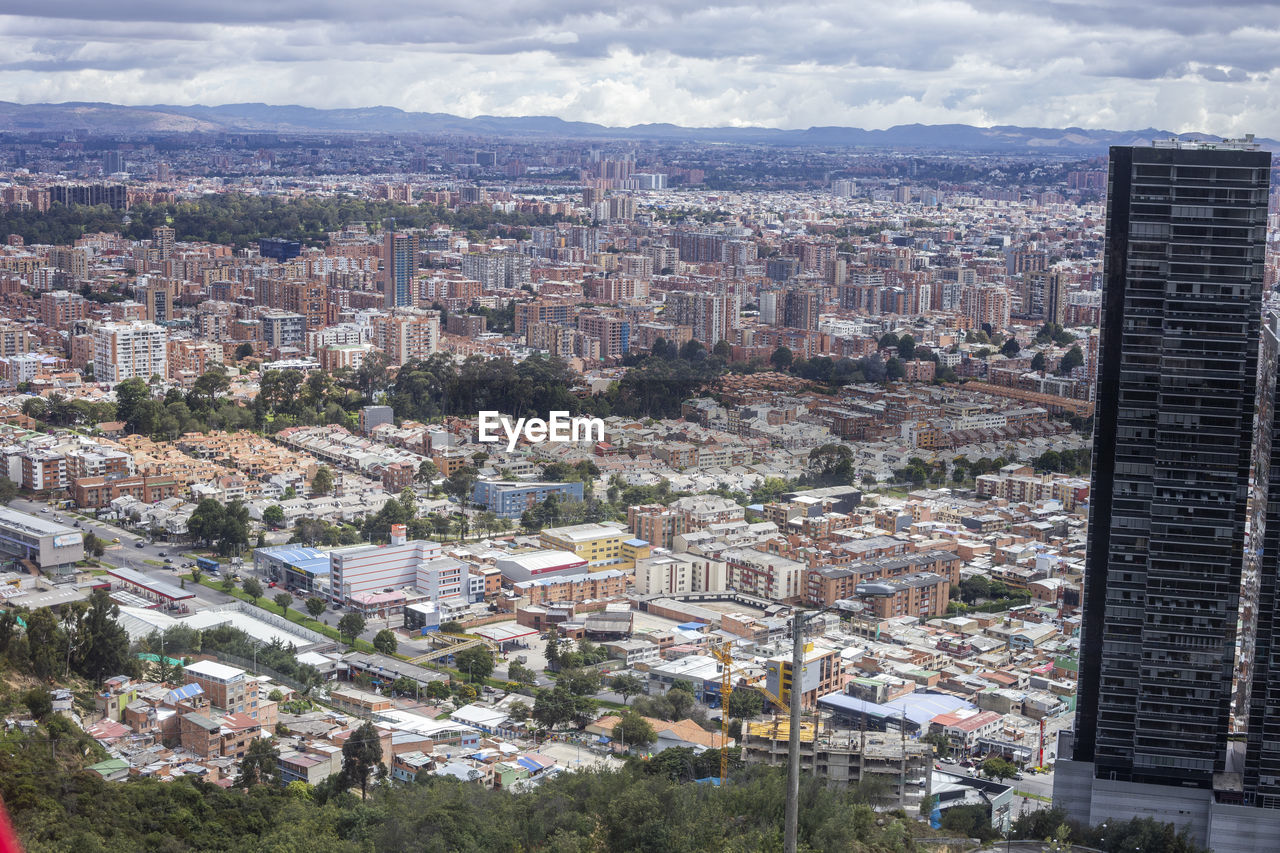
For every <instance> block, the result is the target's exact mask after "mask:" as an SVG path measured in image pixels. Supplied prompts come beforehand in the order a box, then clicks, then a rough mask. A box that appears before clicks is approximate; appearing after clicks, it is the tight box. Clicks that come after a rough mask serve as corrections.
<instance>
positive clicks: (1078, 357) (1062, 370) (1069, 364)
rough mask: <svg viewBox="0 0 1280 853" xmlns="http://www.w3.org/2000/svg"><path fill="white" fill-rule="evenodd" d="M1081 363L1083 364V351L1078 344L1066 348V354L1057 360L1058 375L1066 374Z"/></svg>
mask: <svg viewBox="0 0 1280 853" xmlns="http://www.w3.org/2000/svg"><path fill="white" fill-rule="evenodd" d="M1082 364H1084V353H1083V352H1081V350H1080V347H1079V346H1073V347H1072V348H1071V349H1069V350H1067V354H1066V355H1064V356H1063V357H1062V361H1060V362H1058V375H1059V376H1066V375H1067V374H1068V373H1070V372H1071V371H1073V370H1075V369H1076V368H1077V367H1079V366H1080V365H1082Z"/></svg>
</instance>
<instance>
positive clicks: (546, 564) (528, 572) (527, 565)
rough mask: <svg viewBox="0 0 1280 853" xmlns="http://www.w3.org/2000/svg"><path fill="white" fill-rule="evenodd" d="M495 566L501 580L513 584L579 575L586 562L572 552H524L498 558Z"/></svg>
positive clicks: (583, 570)
mask: <svg viewBox="0 0 1280 853" xmlns="http://www.w3.org/2000/svg"><path fill="white" fill-rule="evenodd" d="M495 565H496V566H497V567H498V571H500V572H502V577H503V579H504V580H506V581H509V582H511V583H513V584H519V583H524V582H525V581H531V580H533V579H534V578H552V577H565V576H569V575H580V574H582V573H583V572H585V571H586V570H587V561H586V560H585V559H583V558H582V557H579V556H578V555H577V554H575V553H573V552H572V551H551V550H543V551H526V552H524V553H523V554H512V555H510V556H507V557H499V558H498V559H497V561H496V562H495Z"/></svg>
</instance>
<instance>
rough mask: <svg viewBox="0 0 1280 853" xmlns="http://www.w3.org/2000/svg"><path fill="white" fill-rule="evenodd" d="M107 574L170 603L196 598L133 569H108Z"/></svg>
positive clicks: (163, 581)
mask: <svg viewBox="0 0 1280 853" xmlns="http://www.w3.org/2000/svg"><path fill="white" fill-rule="evenodd" d="M107 574H109V575H111V577H113V578H116V579H118V580H122V581H124V582H125V583H127V584H132V585H133V586H136V587H140V588H142V589H145V590H147V592H150V593H152V594H153V595H158V596H160V597H161V598H167V599H169V600H170V601H182V600H184V599H187V598H195V597H196V596H195V593H193V592H187V591H186V590H185V589H182V588H181V587H178V586H175V585H174V584H171V583H169V582H168V581H165V580H159V579H156V578H152V577H150V576H148V575H144V574H143V573H142V572H139V571H134V570H133V569H125V568H119V569H108V570H107Z"/></svg>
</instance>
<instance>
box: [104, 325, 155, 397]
mask: <svg viewBox="0 0 1280 853" xmlns="http://www.w3.org/2000/svg"><path fill="white" fill-rule="evenodd" d="M93 344H94V351H93V375H94V378H95V379H96V380H97V381H99V382H106V383H109V384H111V385H116V384H118V383H120V382H123V381H124V380H126V379H144V380H149V379H150V378H151V377H152V376H162V377H163V376H167V375H168V372H169V371H168V364H169V361H168V350H167V347H166V344H167V335H166V333H165V330H164V328H163V327H161V326H157V325H156V324H154V323H103V324H102V325H100V326H98V328H97V329H95V330H94V341H93Z"/></svg>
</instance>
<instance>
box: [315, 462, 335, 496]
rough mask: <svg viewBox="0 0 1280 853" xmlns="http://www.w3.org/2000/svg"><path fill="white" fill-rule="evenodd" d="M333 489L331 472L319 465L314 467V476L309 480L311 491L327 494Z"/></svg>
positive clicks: (317, 493)
mask: <svg viewBox="0 0 1280 853" xmlns="http://www.w3.org/2000/svg"><path fill="white" fill-rule="evenodd" d="M331 491H333V472H332V471H330V470H329V469H328V468H327V467H326V466H324V465H321V466H320V467H319V468H317V469H316V476H315V477H314V478H313V479H312V480H311V493H312V494H314V495H327V494H329V492H331Z"/></svg>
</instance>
